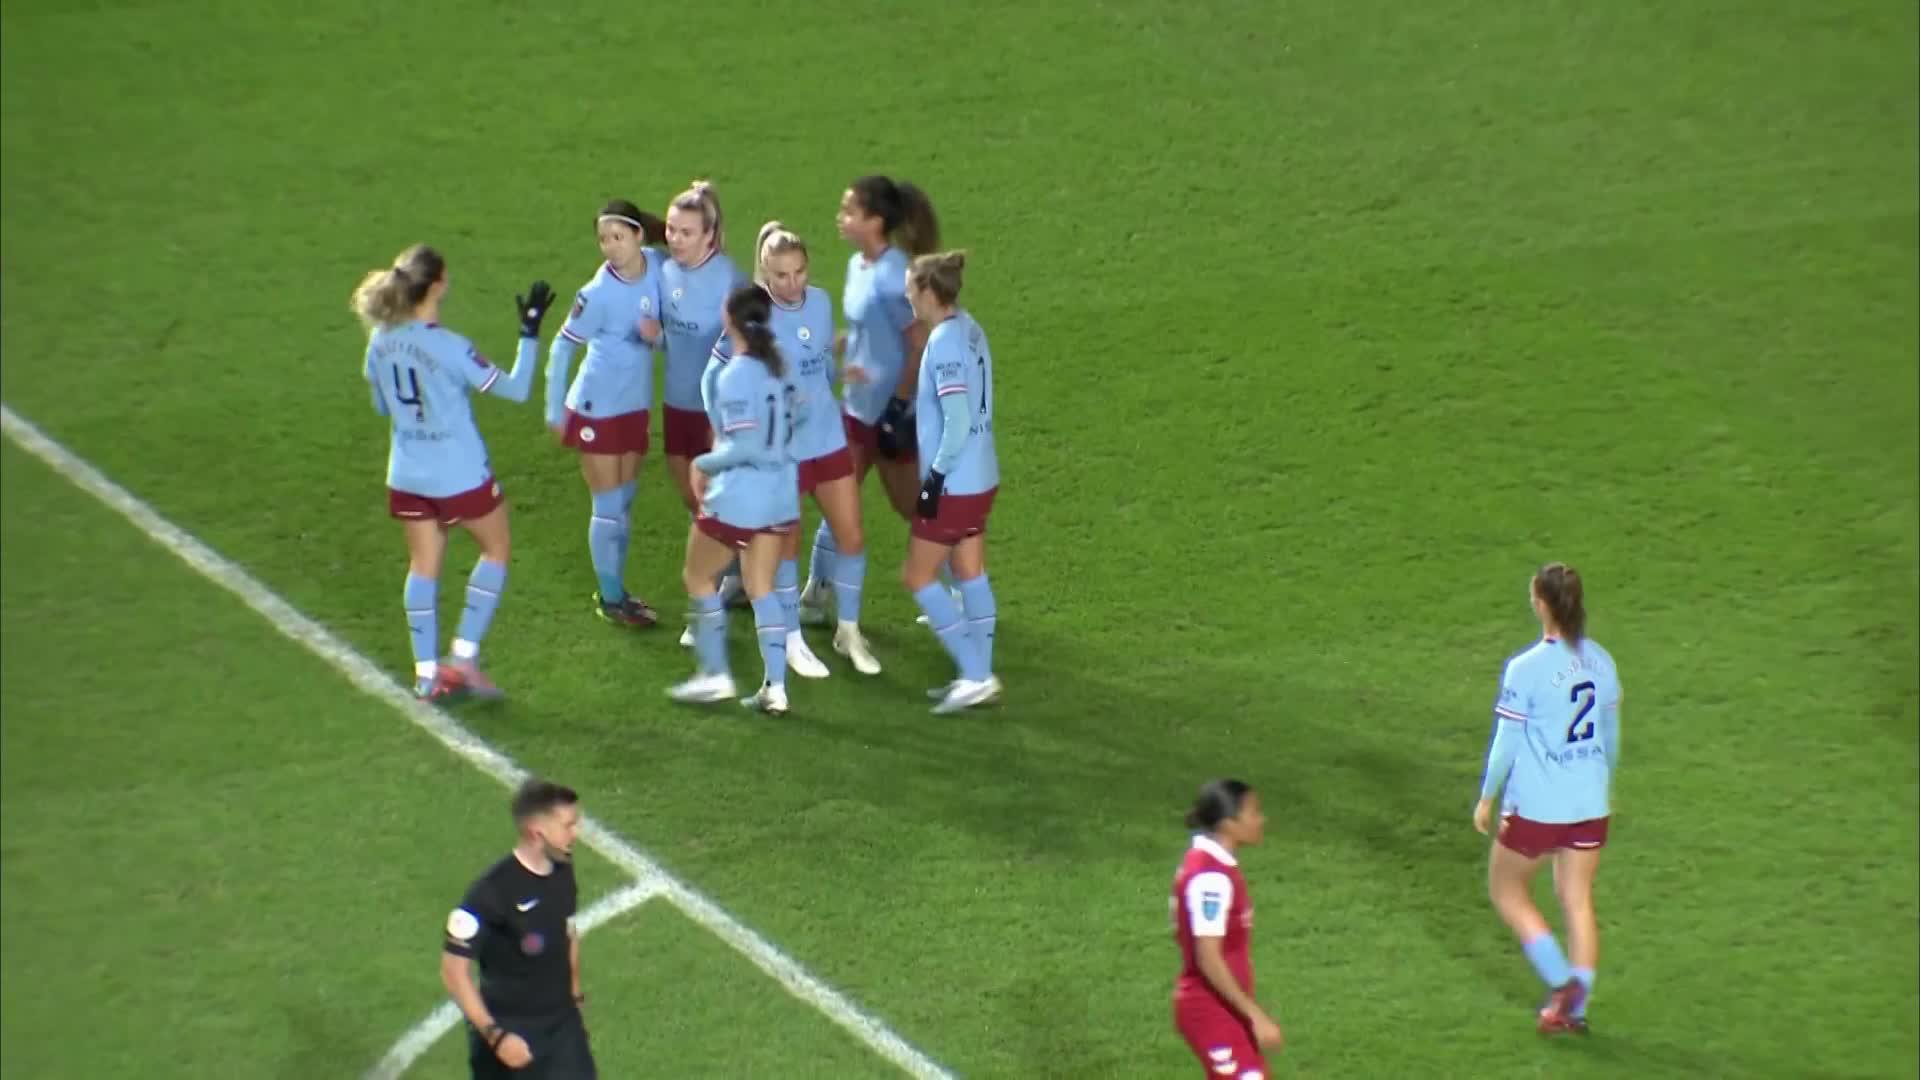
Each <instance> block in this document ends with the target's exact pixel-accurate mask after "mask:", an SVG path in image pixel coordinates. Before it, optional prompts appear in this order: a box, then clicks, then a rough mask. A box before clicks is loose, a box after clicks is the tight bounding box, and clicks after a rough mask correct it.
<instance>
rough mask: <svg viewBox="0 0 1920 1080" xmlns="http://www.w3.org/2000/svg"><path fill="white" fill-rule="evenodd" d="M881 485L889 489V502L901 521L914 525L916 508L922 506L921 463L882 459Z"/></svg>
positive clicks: (880, 462)
mask: <svg viewBox="0 0 1920 1080" xmlns="http://www.w3.org/2000/svg"><path fill="white" fill-rule="evenodd" d="M879 466H880V483H881V485H882V486H883V487H885V488H886V489H887V502H888V503H890V504H891V505H892V506H893V512H894V513H896V514H899V515H900V520H902V521H905V522H906V523H907V524H909V525H911V524H913V515H914V511H915V508H916V507H918V506H919V505H920V463H919V462H916V461H898V460H893V459H889V458H881V459H880V461H879Z"/></svg>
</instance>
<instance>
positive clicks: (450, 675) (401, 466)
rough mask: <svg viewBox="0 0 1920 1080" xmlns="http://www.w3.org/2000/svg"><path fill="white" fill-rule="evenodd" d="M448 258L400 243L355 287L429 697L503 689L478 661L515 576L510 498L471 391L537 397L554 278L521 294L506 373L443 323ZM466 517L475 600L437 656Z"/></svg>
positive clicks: (418, 685) (420, 678)
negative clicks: (387, 427)
mask: <svg viewBox="0 0 1920 1080" xmlns="http://www.w3.org/2000/svg"><path fill="white" fill-rule="evenodd" d="M447 283H448V278H447V262H446V260H445V259H444V258H442V257H441V256H440V253H439V252H437V251H435V250H434V249H432V248H430V247H428V246H426V245H425V244H416V245H414V246H413V247H410V248H408V249H407V250H406V251H403V252H401V253H400V256H399V258H397V259H395V260H394V263H393V265H392V266H390V267H387V268H385V269H381V270H375V271H373V272H372V273H370V274H368V275H367V276H366V278H365V279H364V280H362V281H361V283H360V286H359V288H357V289H355V290H354V293H353V300H352V308H353V311H354V313H355V314H357V315H358V316H359V317H360V319H361V321H362V322H363V323H365V324H366V326H367V329H368V330H369V331H370V334H369V337H368V341H367V355H366V364H365V367H364V369H363V370H364V373H365V375H366V379H367V382H368V383H369V384H370V385H371V386H372V388H373V408H374V411H376V412H378V413H380V414H381V415H382V416H386V417H388V418H390V419H391V421H392V427H393V439H392V443H391V446H390V448H389V449H388V452H387V507H388V511H389V512H390V513H391V514H392V515H393V516H394V517H396V518H399V519H400V520H401V522H402V523H403V524H404V526H405V528H406V536H407V553H408V558H409V564H408V571H407V584H406V589H405V592H404V593H403V602H404V604H405V606H406V613H407V627H408V630H409V632H410V633H411V635H412V638H413V661H414V663H413V667H414V677H415V680H416V682H415V691H416V692H417V693H418V694H419V695H420V696H421V697H442V696H446V695H452V694H462V693H471V694H475V695H477V696H481V697H497V696H499V693H500V691H499V689H498V688H497V687H495V686H494V685H493V682H492V681H491V680H489V679H488V678H487V677H486V676H485V675H484V674H482V673H481V671H480V667H479V656H480V641H481V639H482V638H484V637H485V636H486V633H487V627H488V625H489V624H490V623H492V621H493V613H494V609H495V608H496V607H497V606H498V605H499V603H500V594H501V591H502V590H503V589H504V588H505V587H506V583H507V508H506V504H505V502H504V501H503V500H502V498H501V495H500V485H499V484H498V483H497V482H495V480H494V478H493V470H492V468H491V467H490V466H489V464H488V461H487V446H486V443H485V442H484V441H482V440H481V438H480V429H479V428H478V427H476V426H475V425H474V422H473V410H472V408H471V407H470V404H469V402H468V400H467V395H468V393H470V392H472V391H475V390H477V391H479V392H481V393H493V394H496V395H498V396H500V397H504V398H506V399H508V400H509V401H525V400H527V394H528V391H529V390H530V389H531V388H532V385H533V371H534V367H535V364H536V359H535V358H536V355H537V353H538V351H539V344H540V341H539V339H540V320H541V319H542V318H543V317H544V316H545V315H546V312H547V307H548V305H550V304H552V303H553V290H551V289H549V288H548V287H547V283H546V282H544V281H536V282H534V283H533V287H532V288H531V289H529V290H528V292H527V295H526V296H524V297H521V298H520V299H519V302H518V311H519V317H520V348H519V351H518V352H517V353H516V355H515V356H514V361H513V371H512V372H511V373H510V374H506V375H505V376H504V377H503V375H502V373H501V371H500V369H499V368H496V367H494V366H493V365H492V364H491V363H488V362H487V358H486V357H484V356H481V355H480V353H479V351H478V350H476V349H475V348H474V347H473V344H472V343H471V342H469V341H468V340H467V339H466V338H464V337H461V336H460V335H459V334H456V333H454V332H453V331H451V330H448V329H447V328H445V327H443V326H441V325H439V323H438V321H437V320H438V319H439V317H440V301H441V299H442V298H443V297H445V296H446V294H447ZM451 525H460V526H463V527H464V528H465V529H466V530H467V531H468V532H469V533H471V534H473V538H474V539H475V540H476V541H478V542H479V544H480V561H479V562H478V563H476V564H475V565H474V568H473V575H472V576H471V577H470V578H468V579H467V606H466V611H465V613H464V614H463V615H462V616H461V618H460V627H459V632H458V634H457V635H456V636H455V637H454V639H453V658H452V660H451V661H449V662H447V663H441V662H440V661H439V660H438V653H439V644H440V634H439V616H438V599H439V580H440V563H441V560H442V558H443V557H444V556H445V555H446V550H447V528H448V527H449V526H451Z"/></svg>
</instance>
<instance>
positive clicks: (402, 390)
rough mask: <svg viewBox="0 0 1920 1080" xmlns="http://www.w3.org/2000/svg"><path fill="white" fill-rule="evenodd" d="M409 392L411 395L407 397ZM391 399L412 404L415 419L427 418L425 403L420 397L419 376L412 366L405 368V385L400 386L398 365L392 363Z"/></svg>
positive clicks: (404, 403) (403, 403)
mask: <svg viewBox="0 0 1920 1080" xmlns="http://www.w3.org/2000/svg"><path fill="white" fill-rule="evenodd" d="M409 393H411V394H412V395H413V396H412V397H408V396H407V395H408V394H409ZM393 400H395V401H397V402H399V403H400V404H402V405H411V406H413V418H414V419H415V420H425V419H426V418H427V405H426V402H425V401H424V400H422V399H421V397H420V376H419V374H418V373H416V372H415V371H414V370H413V369H412V368H408V369H407V385H406V386H404V387H402V386H401V385H400V365H399V364H395V365H393Z"/></svg>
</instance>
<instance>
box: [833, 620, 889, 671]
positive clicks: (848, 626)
mask: <svg viewBox="0 0 1920 1080" xmlns="http://www.w3.org/2000/svg"><path fill="white" fill-rule="evenodd" d="M833 651H834V652H837V653H839V654H840V655H841V656H844V657H846V658H847V659H848V660H851V661H853V670H855V671H857V672H859V673H860V674H862V675H878V674H880V661H879V660H877V659H875V658H874V655H873V650H872V649H871V648H868V647H867V638H866V635H865V634H862V633H861V632H860V624H859V623H850V622H843V623H841V624H840V628H839V629H837V630H835V631H834V632H833Z"/></svg>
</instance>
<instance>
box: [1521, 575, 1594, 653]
mask: <svg viewBox="0 0 1920 1080" xmlns="http://www.w3.org/2000/svg"><path fill="white" fill-rule="evenodd" d="M1533 587H1534V588H1535V589H1536V590H1538V591H1539V593H1540V602H1541V603H1543V604H1545V605H1547V614H1549V615H1552V616H1553V624H1554V626H1556V627H1558V628H1559V630H1560V633H1561V635H1562V636H1563V637H1565V638H1566V639H1567V644H1568V645H1578V644H1580V642H1581V641H1582V640H1583V639H1585V638H1586V636H1587V602H1586V597H1585V595H1584V590H1582V589H1581V587H1580V571H1578V570H1575V569H1574V568H1573V567H1571V566H1568V565H1567V564H1566V563H1562V562H1550V563H1548V564H1547V565H1545V566H1543V567H1541V568H1540V572H1539V573H1538V574H1535V575H1534V576H1533Z"/></svg>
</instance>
